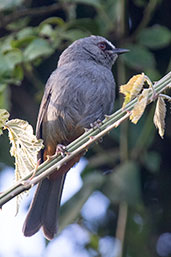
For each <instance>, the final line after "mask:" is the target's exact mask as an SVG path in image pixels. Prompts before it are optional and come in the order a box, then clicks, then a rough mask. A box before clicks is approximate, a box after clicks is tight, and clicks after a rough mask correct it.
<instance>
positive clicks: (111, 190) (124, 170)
mask: <svg viewBox="0 0 171 257" xmlns="http://www.w3.org/2000/svg"><path fill="white" fill-rule="evenodd" d="M102 191H103V193H104V194H105V195H106V196H107V197H109V199H110V200H111V201H112V202H114V203H119V202H122V201H126V202H127V203H129V204H132V205H135V204H137V203H138V202H139V201H140V178H139V166H138V165H137V164H136V163H135V162H131V161H128V162H125V163H123V164H121V165H119V166H117V167H116V168H115V170H114V172H113V173H112V174H111V175H108V181H107V182H106V183H105V185H104V187H103V188H102Z"/></svg>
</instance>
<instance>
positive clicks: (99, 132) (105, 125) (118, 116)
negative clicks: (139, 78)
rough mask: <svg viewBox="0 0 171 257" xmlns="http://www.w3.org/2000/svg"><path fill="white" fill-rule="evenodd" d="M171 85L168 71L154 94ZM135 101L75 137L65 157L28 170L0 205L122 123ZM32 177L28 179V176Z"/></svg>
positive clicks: (6, 192) (155, 87)
mask: <svg viewBox="0 0 171 257" xmlns="http://www.w3.org/2000/svg"><path fill="white" fill-rule="evenodd" d="M168 87H171V72H169V73H168V74H167V75H166V76H164V77H163V78H162V79H160V80H159V81H158V82H156V83H155V84H154V90H155V92H156V94H158V95H159V94H160V93H161V92H163V91H164V90H165V89H166V88H168ZM152 95H153V90H151V92H150V95H149V103H151V102H152V101H155V100H156V98H155V99H153V98H152ZM136 102H137V98H135V99H133V100H132V101H131V102H129V103H128V104H127V105H126V107H125V108H124V109H119V110H118V111H116V112H115V113H113V114H112V115H110V116H106V118H105V119H104V121H103V122H102V124H101V125H100V126H99V127H98V128H96V129H94V128H92V129H89V130H88V131H87V132H85V133H84V134H83V135H82V136H80V137H79V138H77V139H76V140H75V141H73V142H72V143H71V144H69V145H68V146H67V152H68V154H67V155H66V156H65V157H62V156H57V157H54V158H52V159H51V160H49V161H45V162H44V163H42V164H41V165H40V166H39V168H38V169H37V171H36V174H35V171H32V172H30V173H29V174H28V175H27V176H25V177H24V178H23V179H21V180H20V181H17V182H16V183H15V184H14V185H13V186H11V187H10V188H9V189H7V190H6V191H5V192H3V193H1V195H0V207H2V206H3V205H4V204H5V203H6V202H8V201H9V200H11V199H12V198H14V197H15V196H17V195H18V194H20V193H22V192H23V191H26V190H28V189H30V188H31V187H32V186H33V185H35V184H37V183H39V182H40V181H41V180H42V179H44V178H45V177H47V176H49V175H50V174H52V173H53V171H54V169H59V168H60V167H61V166H62V165H64V164H65V163H66V162H68V161H69V160H71V159H72V158H73V157H74V156H76V155H78V154H79V153H81V152H83V151H85V150H86V149H88V148H89V147H90V145H92V144H93V143H94V142H97V141H98V140H99V139H101V138H102V137H103V136H104V135H106V134H108V133H109V132H110V131H111V130H112V129H113V128H116V127H118V126H119V125H120V123H122V122H123V121H124V120H125V119H127V118H128V117H129V116H130V111H131V110H132V109H133V107H134V106H135V104H136ZM31 177H33V178H32V179H30V180H29V178H31Z"/></svg>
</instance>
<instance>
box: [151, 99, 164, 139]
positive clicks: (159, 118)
mask: <svg viewBox="0 0 171 257" xmlns="http://www.w3.org/2000/svg"><path fill="white" fill-rule="evenodd" d="M165 116H166V105H165V102H164V99H163V97H160V96H159V97H158V99H157V104H156V110H155V113H154V118H153V122H154V124H155V126H156V128H158V130H159V135H160V136H161V137H162V138H163V136H164V131H165Z"/></svg>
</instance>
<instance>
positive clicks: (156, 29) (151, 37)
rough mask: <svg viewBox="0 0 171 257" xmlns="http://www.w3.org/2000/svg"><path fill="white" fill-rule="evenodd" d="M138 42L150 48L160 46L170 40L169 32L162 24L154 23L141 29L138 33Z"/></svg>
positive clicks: (163, 45) (170, 34)
mask: <svg viewBox="0 0 171 257" xmlns="http://www.w3.org/2000/svg"><path fill="white" fill-rule="evenodd" d="M138 40H139V43H140V44H142V45H144V46H147V47H149V48H151V49H157V48H162V47H165V46H167V45H169V43H170V42H171V32H170V30H169V29H167V28H166V27H164V26H160V25H155V26H153V27H150V28H145V29H143V30H142V31H141V32H140V34H139V35H138Z"/></svg>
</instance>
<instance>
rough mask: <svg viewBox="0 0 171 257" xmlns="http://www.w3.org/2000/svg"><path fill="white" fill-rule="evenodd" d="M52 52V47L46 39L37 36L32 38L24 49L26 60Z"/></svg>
mask: <svg viewBox="0 0 171 257" xmlns="http://www.w3.org/2000/svg"><path fill="white" fill-rule="evenodd" d="M51 53H52V47H51V46H50V44H49V43H48V41H46V40H44V39H41V38H37V39H34V40H33V41H32V42H31V43H30V44H29V45H28V46H27V47H26V49H25V50H24V57H25V60H27V61H32V60H34V59H36V58H37V57H40V56H46V55H50V54H51Z"/></svg>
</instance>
